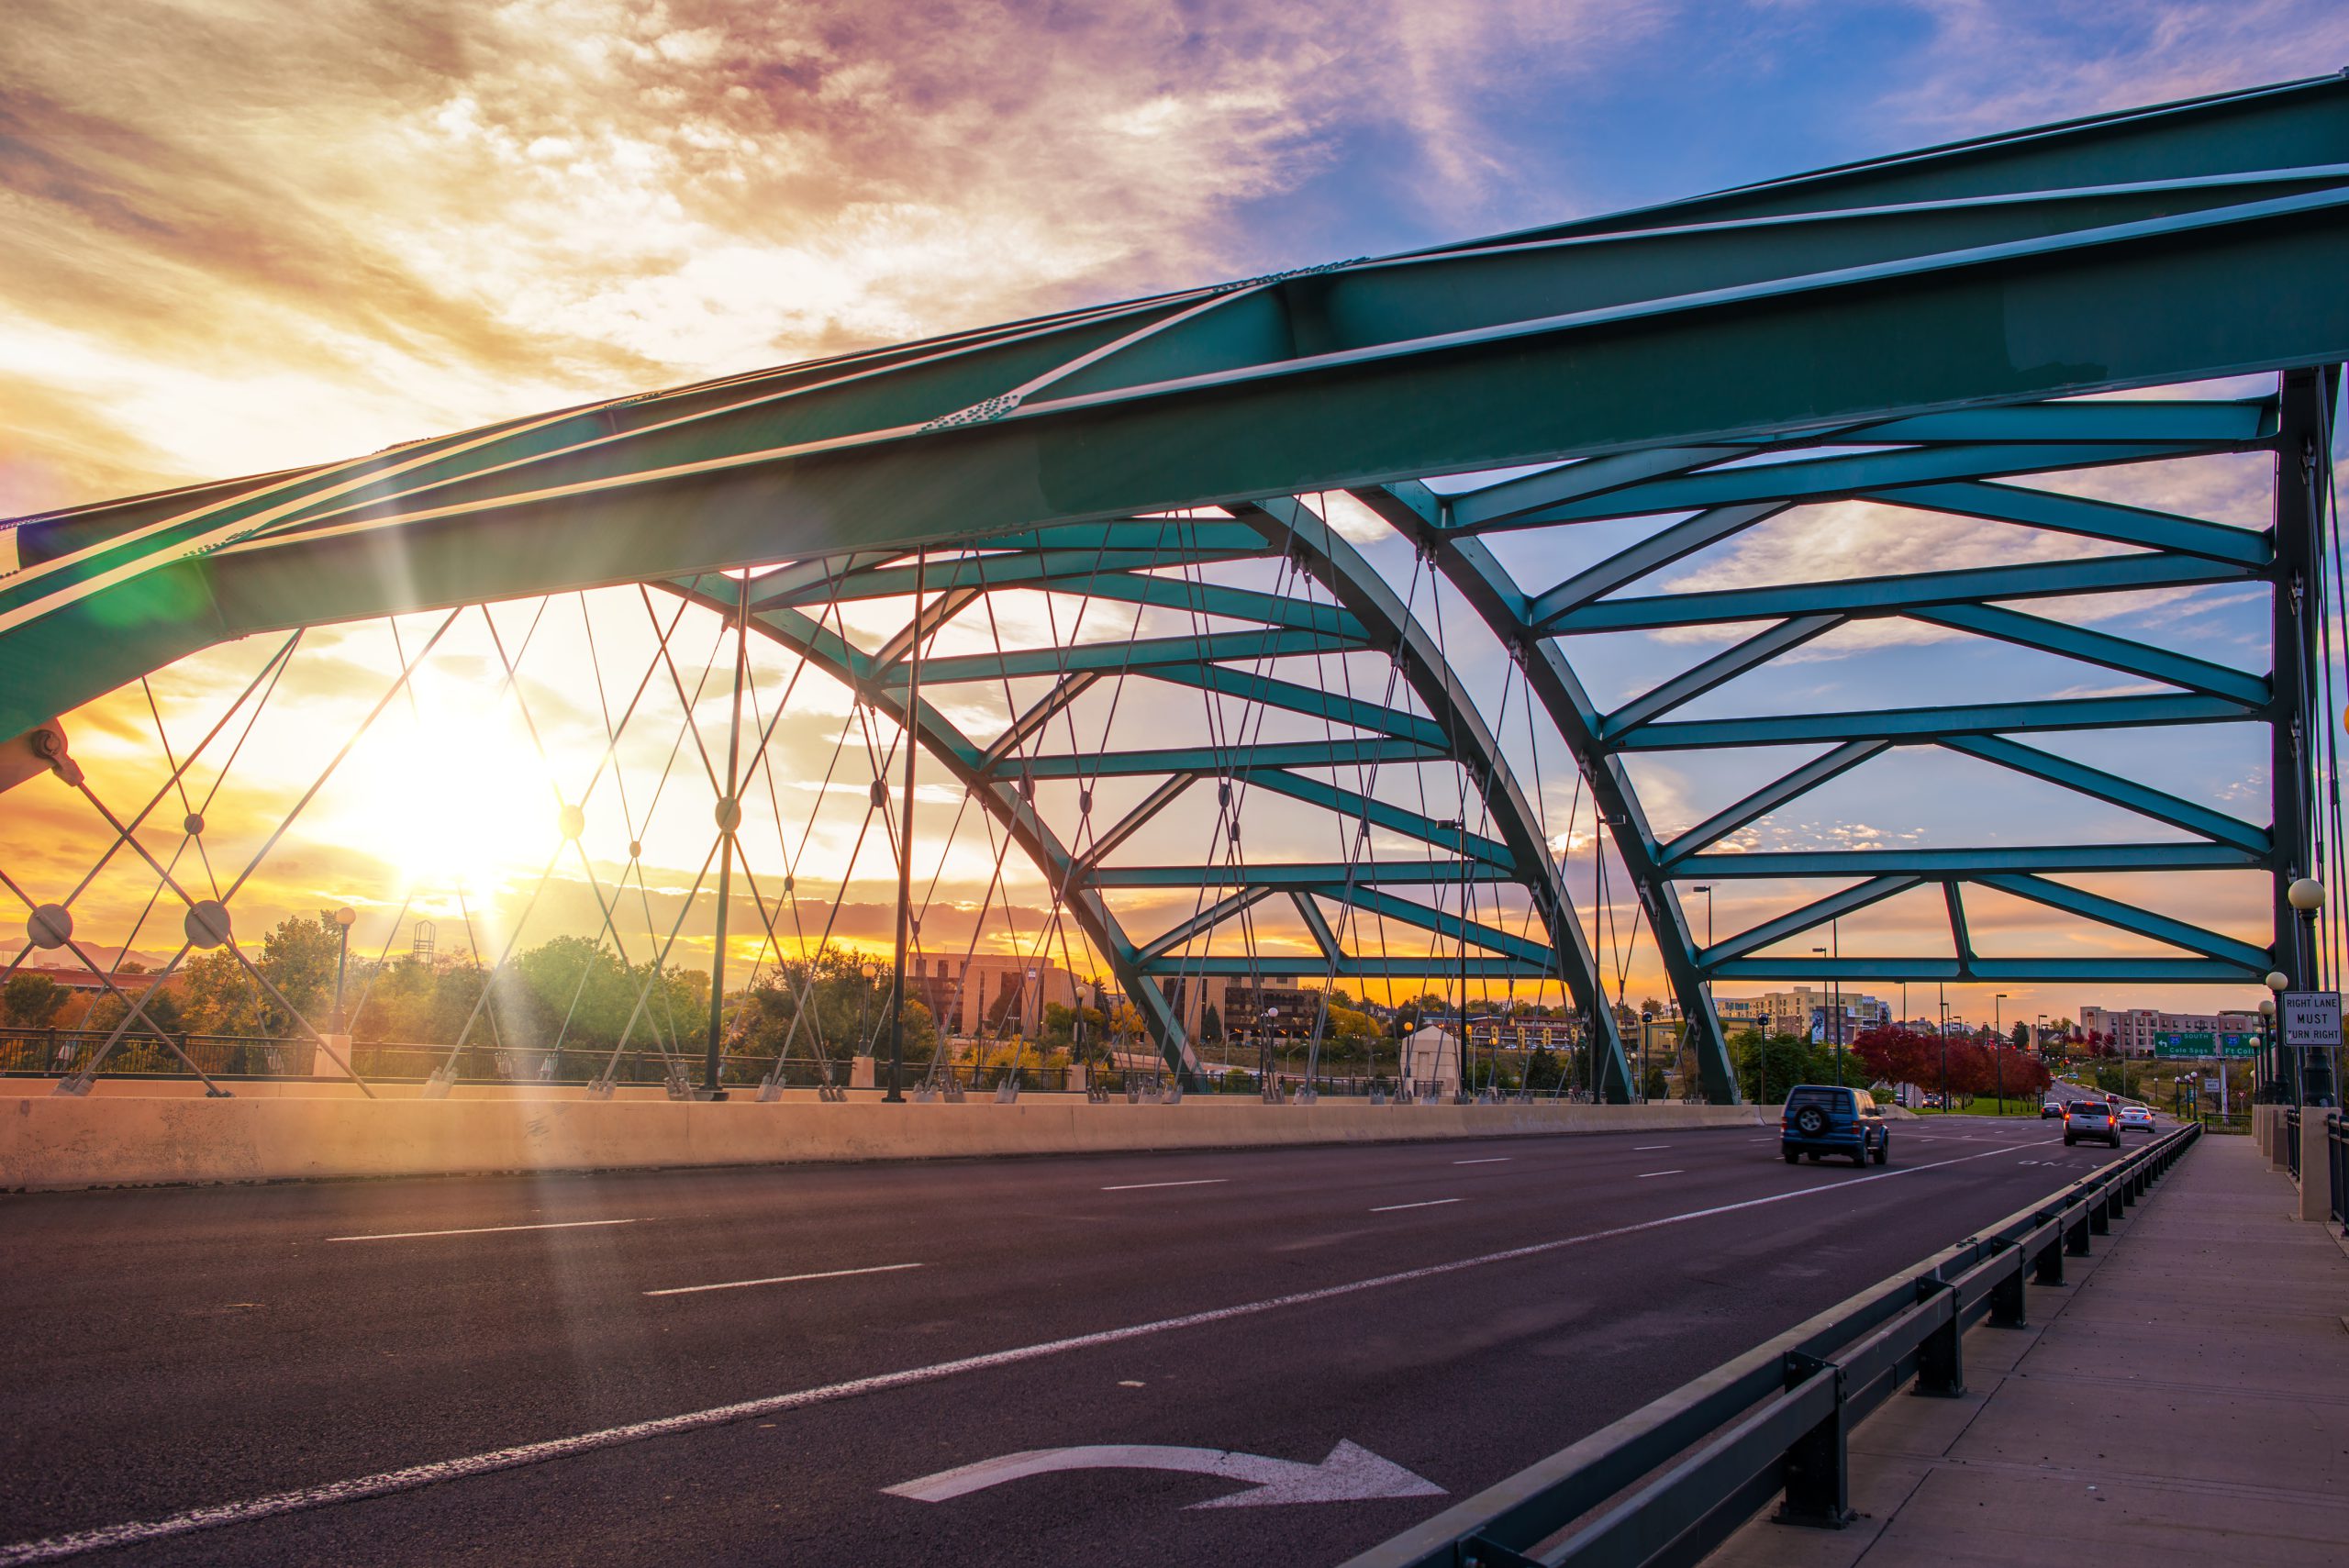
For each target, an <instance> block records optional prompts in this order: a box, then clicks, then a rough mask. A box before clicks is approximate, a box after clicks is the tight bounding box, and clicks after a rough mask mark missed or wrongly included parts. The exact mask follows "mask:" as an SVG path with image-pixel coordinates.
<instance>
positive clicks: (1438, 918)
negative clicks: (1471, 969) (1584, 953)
mask: <svg viewBox="0 0 2349 1568" xmlns="http://www.w3.org/2000/svg"><path fill="white" fill-rule="evenodd" d="M1312 891H1313V892H1315V893H1318V894H1319V895H1321V896H1322V897H1324V898H1328V899H1331V900H1333V901H1335V902H1337V903H1340V904H1345V905H1349V906H1353V908H1356V909H1360V910H1362V911H1364V913H1365V914H1371V915H1376V916H1378V917H1380V918H1381V919H1386V920H1393V921H1395V922H1397V924H1399V925H1405V926H1412V927H1416V928H1417V929H1420V930H1422V931H1432V932H1434V933H1435V934H1436V935H1437V936H1439V937H1442V938H1445V939H1447V940H1451V941H1453V942H1459V941H1463V940H1465V941H1466V942H1467V943H1468V944H1469V945H1470V946H1472V947H1478V948H1482V949H1484V950H1485V951H1487V952H1497V953H1500V954H1502V955H1504V956H1506V957H1509V958H1514V959H1517V960H1519V961H1520V962H1525V963H1531V964H1538V965H1541V966H1542V967H1543V968H1544V969H1548V968H1550V967H1552V966H1553V965H1554V964H1555V962H1556V958H1555V955H1553V953H1552V952H1551V951H1550V949H1549V947H1548V946H1547V945H1546V944H1545V943H1542V942H1536V941H1529V940H1526V939H1525V938H1523V937H1520V936H1518V935H1516V934H1515V933H1513V932H1509V931H1504V930H1502V929H1499V928H1498V927H1497V926H1491V925H1487V924H1486V923H1485V922H1484V921H1482V920H1464V919H1462V918H1461V917H1460V916H1459V915H1458V914H1456V913H1454V912H1452V911H1449V910H1442V909H1435V908H1431V907H1430V906H1427V905H1425V904H1415V903H1413V902H1412V901H1411V900H1409V899H1408V898H1397V897H1394V896H1392V895H1388V894H1384V893H1380V892H1378V891H1377V890H1376V888H1375V887H1368V886H1364V884H1362V883H1361V882H1359V881H1357V882H1355V883H1354V884H1352V885H1346V884H1334V885H1326V886H1322V887H1318V888H1315V889H1312ZM1445 956H1447V955H1445V954H1442V953H1438V954H1435V955H1433V956H1432V957H1431V959H1430V961H1429V969H1428V972H1429V973H1431V974H1441V973H1443V959H1444V958H1445ZM1454 956H1456V950H1455V954H1454Z"/></svg>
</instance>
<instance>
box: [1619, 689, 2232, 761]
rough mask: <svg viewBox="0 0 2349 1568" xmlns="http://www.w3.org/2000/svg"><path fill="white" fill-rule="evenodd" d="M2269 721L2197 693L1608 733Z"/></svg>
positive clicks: (1662, 739) (1985, 730)
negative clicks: (2260, 719) (2261, 719)
mask: <svg viewBox="0 0 2349 1568" xmlns="http://www.w3.org/2000/svg"><path fill="white" fill-rule="evenodd" d="M2262 717H2265V716H2264V715H2263V714H2261V713H2260V712H2259V710H2257V709H2256V708H2252V707H2247V706H2244V705H2243V704H2242V703H2237V702H2229V701H2228V700H2227V699H2225V698H2224V697H2212V696H2204V695H2199V694H2196V693H2180V694H2177V695H2156V696H2142V697H2137V696H2128V697H2071V698H2055V699H2048V700H2044V701H2039V702H2011V703H1982V704H1978V705H1975V706H1966V707H1912V708H1892V709H1883V710H1879V711H1876V712H1872V713H1784V714H1768V715H1760V716H1756V717H1752V718H1704V719H1670V720H1664V721H1661V722H1658V723H1653V724H1645V725H1642V726H1640V727H1639V728H1635V729H1633V730H1631V732H1630V733H1628V734H1625V735H1620V736H1617V735H1611V734H1602V737H1601V739H1602V740H1605V741H1606V742H1607V743H1609V745H1614V746H1618V747H1620V749H1621V750H1624V751H1689V750H1694V749H1698V748H1702V747H1715V746H1787V745H1799V744H1802V743H1804V742H1807V741H1819V740H1938V739H1940V738H1941V737H1943V736H1951V735H1985V734H2001V735H2020V734H2028V733H2033V732H2037V731H2043V730H2067V729H2113V728H2135V727H2140V726H2149V725H2172V724H2228V723H2236V724H2240V723H2245V722H2250V721H2254V720H2257V719H2259V718H2262Z"/></svg>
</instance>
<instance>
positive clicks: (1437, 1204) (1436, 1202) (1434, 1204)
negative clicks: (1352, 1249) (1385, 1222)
mask: <svg viewBox="0 0 2349 1568" xmlns="http://www.w3.org/2000/svg"><path fill="white" fill-rule="evenodd" d="M1459 1201H1460V1200H1459V1199H1458V1198H1456V1197H1431V1198H1429V1199H1428V1200H1426V1201H1425V1202H1424V1203H1390V1204H1388V1205H1387V1206H1386V1207H1384V1208H1374V1209H1372V1210H1371V1211H1370V1212H1371V1213H1373V1214H1392V1213H1394V1212H1395V1211H1396V1210H1397V1209H1398V1208H1441V1207H1443V1206H1444V1205H1445V1204H1448V1203H1458V1202H1459Z"/></svg>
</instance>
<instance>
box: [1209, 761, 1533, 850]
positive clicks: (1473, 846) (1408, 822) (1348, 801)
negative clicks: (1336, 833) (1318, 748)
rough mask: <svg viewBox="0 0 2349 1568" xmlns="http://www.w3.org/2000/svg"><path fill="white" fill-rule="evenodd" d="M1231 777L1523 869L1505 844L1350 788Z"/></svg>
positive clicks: (1266, 776)
mask: <svg viewBox="0 0 2349 1568" xmlns="http://www.w3.org/2000/svg"><path fill="white" fill-rule="evenodd" d="M1231 776H1232V777H1233V778H1235V779H1242V780H1245V781H1246V782H1248V783H1249V784H1261V785H1263V786H1264V788H1266V789H1268V790H1271V791H1273V792H1274V793H1275V794H1276V795H1288V796H1290V797H1291V798H1292V799H1296V800H1302V801H1305V802H1308V804H1310V805H1314V806H1320V807H1321V808H1322V809H1324V810H1326V811H1329V812H1330V813H1332V814H1333V815H1335V816H1337V817H1341V818H1344V819H1347V820H1359V821H1366V822H1368V823H1370V824H1371V825H1373V826H1374V827H1378V828H1392V829H1394V830H1395V831H1397V832H1398V833H1405V834H1408V835H1409V836H1410V837H1411V838H1414V839H1417V840H1419V841H1420V842H1421V843H1424V844H1432V845H1434V846H1436V847H1437V848H1439V849H1442V850H1448V851H1451V852H1452V853H1453V854H1455V855H1457V854H1465V855H1469V856H1471V857H1473V858H1475V860H1477V861H1479V862H1482V863H1484V864H1486V865H1488V866H1492V867H1494V868H1496V869H1499V870H1511V869H1514V868H1515V866H1516V864H1517V861H1516V855H1515V853H1514V851H1512V850H1511V849H1510V848H1509V846H1508V844H1507V843H1505V842H1503V841H1502V840H1498V839H1488V838H1486V837H1485V836H1484V835H1483V834H1481V833H1474V832H1463V831H1462V830H1461V829H1460V828H1457V827H1455V826H1453V825H1452V824H1451V823H1449V822H1438V821H1436V820H1435V819H1434V818H1432V817H1423V816H1421V815H1420V814H1419V812H1416V811H1411V810H1408V809H1406V808H1405V807H1403V806H1395V805H1392V804H1390V803H1389V802H1386V801H1383V800H1379V799H1377V798H1375V797H1374V796H1370V795H1357V794H1356V793H1354V792H1353V790H1350V789H1340V788H1338V787H1337V786H1336V785H1334V784H1324V783H1322V782H1321V781H1320V780H1319V779H1309V778H1307V777H1305V776H1303V775H1302V774H1299V773H1288V772H1286V771H1285V770H1283V769H1280V768H1253V767H1241V768H1237V769H1234V770H1233V772H1232V775H1231Z"/></svg>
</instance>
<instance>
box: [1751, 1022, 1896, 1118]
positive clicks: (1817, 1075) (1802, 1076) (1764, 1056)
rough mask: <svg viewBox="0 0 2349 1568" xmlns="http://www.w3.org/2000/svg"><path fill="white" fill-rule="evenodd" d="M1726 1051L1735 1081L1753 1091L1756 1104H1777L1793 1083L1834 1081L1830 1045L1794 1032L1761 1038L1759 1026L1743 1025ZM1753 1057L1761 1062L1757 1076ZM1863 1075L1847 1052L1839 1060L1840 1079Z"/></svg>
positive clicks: (1853, 1078)
mask: <svg viewBox="0 0 2349 1568" xmlns="http://www.w3.org/2000/svg"><path fill="white" fill-rule="evenodd" d="M1729 1052H1730V1062H1731V1066H1733V1067H1734V1068H1735V1069H1736V1072H1737V1081H1738V1082H1739V1083H1740V1084H1742V1085H1744V1088H1745V1092H1746V1094H1748V1095H1753V1096H1754V1097H1755V1098H1756V1101H1757V1103H1760V1104H1765V1105H1776V1104H1777V1103H1778V1102H1779V1101H1780V1100H1783V1099H1784V1098H1786V1095H1787V1090H1788V1089H1791V1088H1793V1087H1794V1086H1795V1085H1796V1084H1832V1083H1833V1082H1834V1081H1835V1051H1834V1050H1833V1048H1832V1047H1829V1046H1814V1045H1812V1044H1811V1043H1810V1042H1809V1040H1803V1039H1800V1038H1798V1036H1795V1035H1791V1034H1774V1035H1771V1036H1770V1037H1769V1038H1768V1039H1767V1040H1765V1039H1764V1038H1763V1037H1762V1034H1761V1032H1760V1031H1759V1030H1757V1029H1747V1030H1745V1031H1744V1032H1743V1033H1742V1034H1740V1035H1738V1036H1736V1037H1735V1038H1733V1039H1732V1040H1731V1041H1730V1042H1729ZM1757 1061H1758V1062H1760V1064H1761V1067H1760V1072H1761V1076H1759V1077H1757V1076H1756V1067H1755V1063H1756V1062H1757ZM1866 1075H1867V1069H1866V1068H1865V1067H1864V1066H1862V1065H1861V1064H1860V1063H1859V1062H1857V1061H1855V1060H1854V1059H1853V1058H1852V1057H1851V1055H1850V1054H1849V1053H1848V1052H1847V1053H1846V1055H1845V1058H1844V1063H1843V1080H1844V1082H1846V1083H1852V1082H1854V1081H1856V1080H1857V1079H1860V1078H1862V1077H1865V1076H1866ZM1757 1084H1759V1085H1760V1087H1759V1088H1757Z"/></svg>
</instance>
